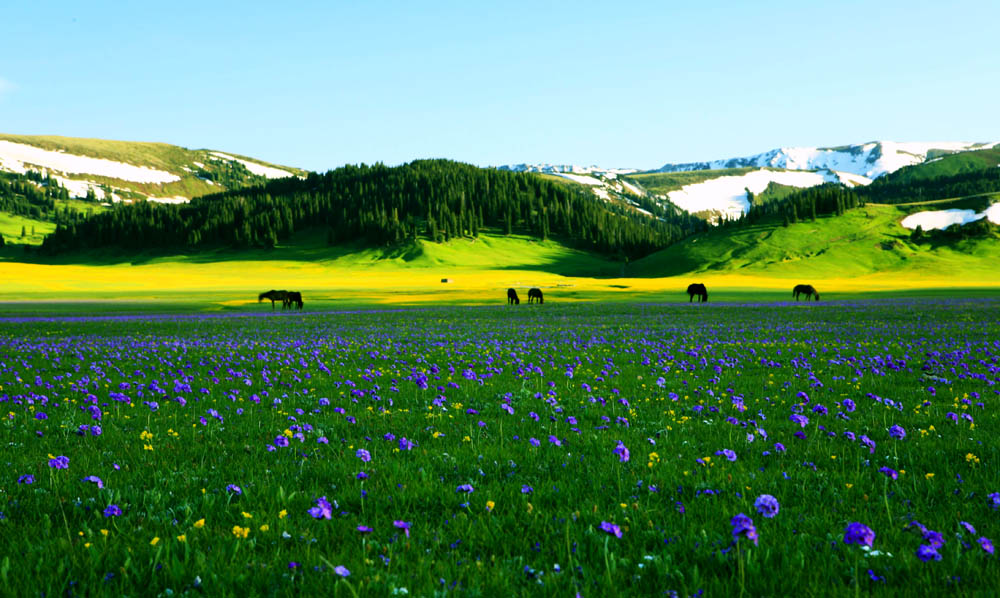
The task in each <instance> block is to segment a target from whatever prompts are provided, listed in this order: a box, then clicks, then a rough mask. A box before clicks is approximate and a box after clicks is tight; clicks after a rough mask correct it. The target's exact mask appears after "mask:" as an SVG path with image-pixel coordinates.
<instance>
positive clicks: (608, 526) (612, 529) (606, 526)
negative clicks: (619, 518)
mask: <svg viewBox="0 0 1000 598" xmlns="http://www.w3.org/2000/svg"><path fill="white" fill-rule="evenodd" d="M601 531H605V532H607V533H609V534H611V535H612V536H614V537H616V538H621V537H622V528H621V527H619V526H617V525H615V524H614V523H609V522H607V521H602V522H601Z"/></svg>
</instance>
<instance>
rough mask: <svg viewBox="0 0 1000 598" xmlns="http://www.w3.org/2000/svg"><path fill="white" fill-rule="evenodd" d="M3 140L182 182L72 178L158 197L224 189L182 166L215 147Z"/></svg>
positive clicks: (201, 158) (6, 137)
mask: <svg viewBox="0 0 1000 598" xmlns="http://www.w3.org/2000/svg"><path fill="white" fill-rule="evenodd" d="M0 140H4V141H11V142H14V143H23V144H27V145H33V146H35V147H40V148H42V149H46V150H52V151H57V150H60V149H61V150H65V151H66V152H67V153H70V154H76V155H80V156H89V157H92V158H103V159H106V160H113V161H116V162H124V163H126V164H133V165H137V166H148V167H150V168H154V169H157V170H164V171H167V172H170V173H173V174H176V175H177V176H179V177H181V180H180V181H177V182H174V183H168V184H164V185H160V184H144V183H135V182H131V181H129V182H123V181H118V180H117V179H110V178H107V177H100V176H95V175H89V174H82V175H69V176H68V178H72V179H80V180H89V181H94V182H96V183H106V184H108V185H111V186H112V187H122V186H124V187H127V188H129V189H134V190H136V191H139V192H141V193H143V194H145V195H150V196H154V197H171V196H175V195H182V196H184V197H197V196H199V195H205V194H207V193H217V192H219V191H220V190H221V188H220V187H219V186H217V185H211V184H209V183H207V182H205V181H203V180H201V179H199V178H198V177H196V176H195V175H194V174H192V173H189V172H187V171H185V170H184V169H183V168H182V167H188V168H192V169H193V168H194V166H193V163H194V162H201V163H207V161H208V159H209V158H208V156H209V153H210V152H211V151H215V150H190V149H187V148H183V147H179V146H176V145H170V144H167V143H149V142H142V141H114V140H109V139H84V138H76V137H59V136H55V135H6V134H0ZM222 153H225V154H227V155H230V156H233V157H235V158H240V159H243V160H248V161H251V162H257V163H259V164H263V165H265V166H272V167H274V168H280V169H282V170H287V171H289V172H292V173H294V174H296V175H302V174H305V172H304V171H302V170H300V169H298V168H290V167H288V166H280V165H276V164H271V163H268V162H264V161H261V160H258V159H256V158H249V157H245V156H241V155H239V154H234V153H231V152H222Z"/></svg>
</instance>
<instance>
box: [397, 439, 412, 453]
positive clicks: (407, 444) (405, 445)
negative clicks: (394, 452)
mask: <svg viewBox="0 0 1000 598" xmlns="http://www.w3.org/2000/svg"><path fill="white" fill-rule="evenodd" d="M413 447H414V444H413V442H412V441H410V440H407V439H406V437H405V436H404V437H402V438H400V439H399V450H401V451H411V450H413Z"/></svg>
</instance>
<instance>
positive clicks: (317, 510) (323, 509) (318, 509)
mask: <svg viewBox="0 0 1000 598" xmlns="http://www.w3.org/2000/svg"><path fill="white" fill-rule="evenodd" d="M309 514H310V515H312V516H313V518H315V519H330V518H331V517H333V505H331V504H330V501H328V500H327V499H326V497H325V496H321V497H319V498H317V499H316V506H315V507H313V508H311V509H309Z"/></svg>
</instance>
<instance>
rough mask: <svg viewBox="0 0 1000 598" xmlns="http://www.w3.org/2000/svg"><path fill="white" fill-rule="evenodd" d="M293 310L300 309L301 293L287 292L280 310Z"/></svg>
mask: <svg viewBox="0 0 1000 598" xmlns="http://www.w3.org/2000/svg"><path fill="white" fill-rule="evenodd" d="M286 307H288V308H295V309H302V293H300V292H298V291H288V293H287V294H286V295H285V301H284V302H283V303H282V304H281V308H282V309H284V308H286Z"/></svg>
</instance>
